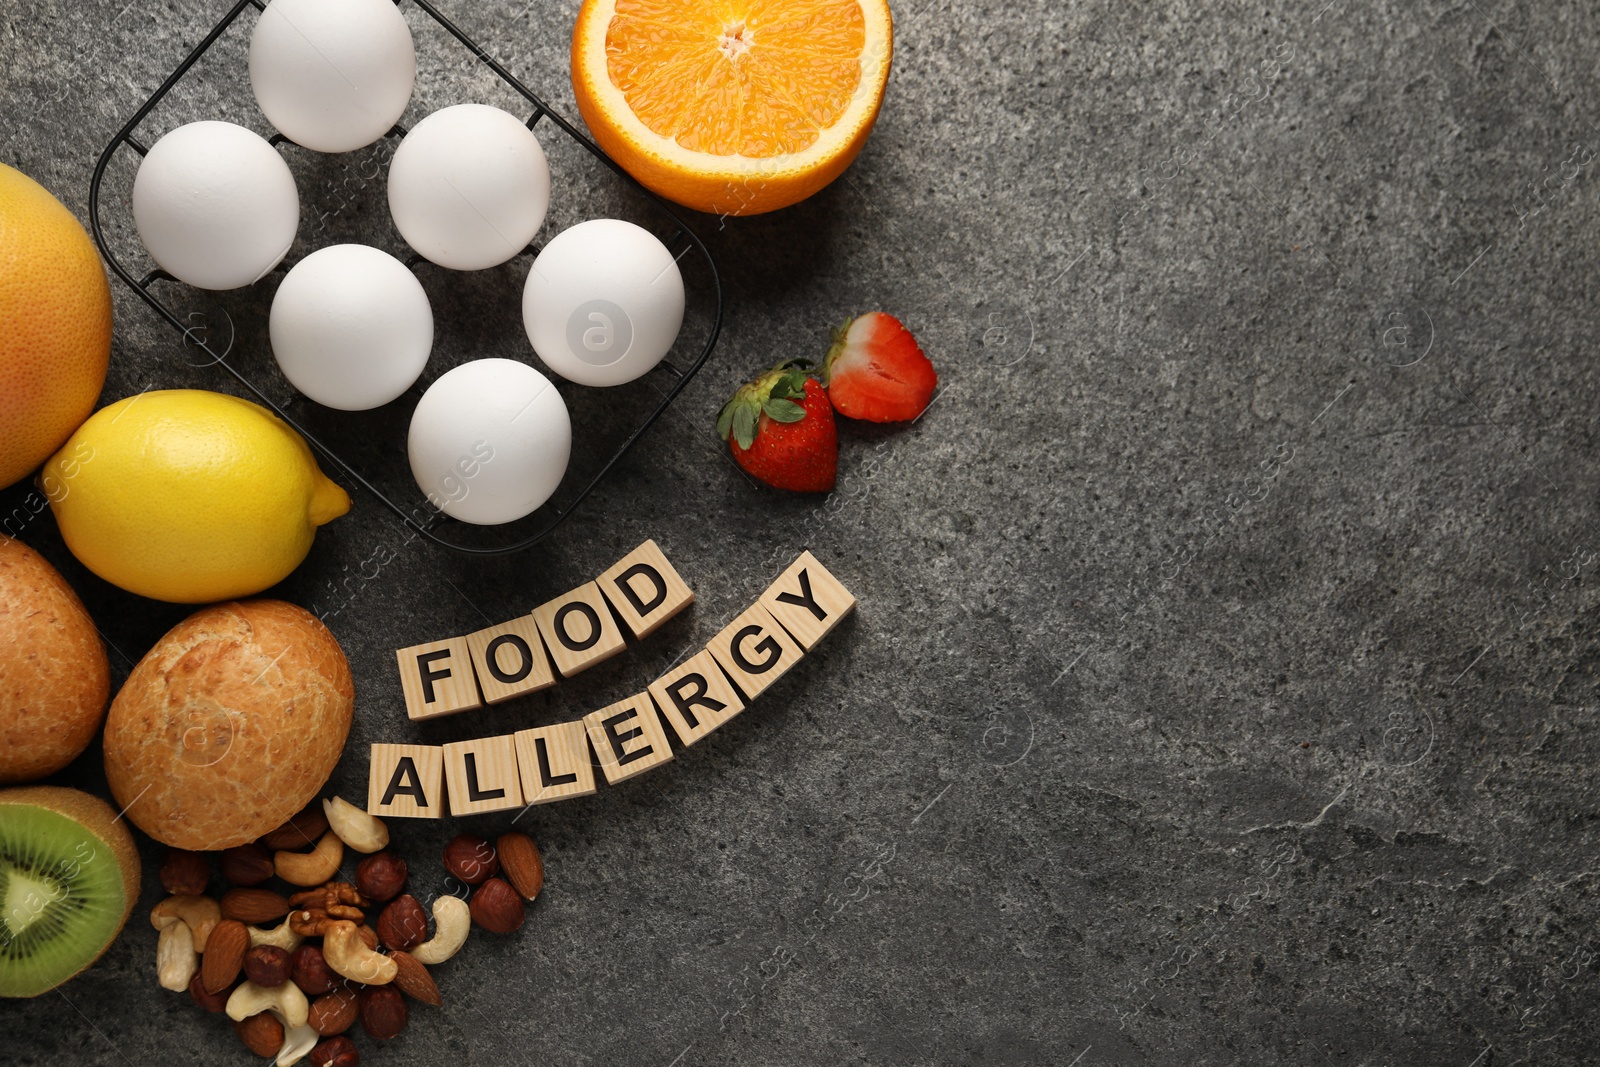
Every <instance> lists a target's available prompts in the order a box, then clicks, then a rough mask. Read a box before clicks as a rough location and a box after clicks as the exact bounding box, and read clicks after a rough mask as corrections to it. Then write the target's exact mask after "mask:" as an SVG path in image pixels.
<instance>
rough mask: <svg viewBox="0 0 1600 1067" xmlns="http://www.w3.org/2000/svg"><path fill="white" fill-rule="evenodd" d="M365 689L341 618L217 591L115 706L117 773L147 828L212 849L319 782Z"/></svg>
mask: <svg viewBox="0 0 1600 1067" xmlns="http://www.w3.org/2000/svg"><path fill="white" fill-rule="evenodd" d="M354 703H355V689H354V687H353V686H352V684H351V681H350V664H349V663H348V662H347V661H346V660H345V657H344V652H343V651H341V650H340V648H339V643H338V642H337V641H335V640H334V637H333V634H331V633H329V632H328V628H327V627H326V626H324V625H322V623H321V622H320V621H318V620H317V618H316V617H315V616H313V615H312V614H311V613H310V612H308V611H305V610H304V609H302V608H298V607H295V606H294V605H293V604H286V603H284V602H283V601H281V600H246V601H242V602H234V603H227V604H217V605H215V606H213V607H209V608H205V609H204V610H202V611H198V612H196V613H195V614H193V615H191V616H189V617H188V618H187V619H185V620H184V621H183V622H180V623H179V624H178V625H177V626H175V627H173V628H172V629H171V630H170V631H169V632H168V633H167V635H166V636H165V637H163V638H162V639H161V640H160V641H158V642H157V643H156V646H155V647H154V648H152V649H151V650H150V651H149V652H148V653H147V654H146V655H145V657H144V659H142V660H140V661H139V664H138V666H136V667H135V668H134V669H133V673H132V674H131V675H129V676H128V681H127V683H126V684H125V685H124V686H123V687H122V691H121V692H119V693H118V694H117V697H116V699H115V700H113V701H112V702H111V713H110V715H109V716H107V718H106V739H105V752H106V777H107V778H108V779H109V780H110V783H111V792H112V794H113V795H114V796H115V797H116V798H117V803H118V804H119V805H123V806H125V807H126V808H127V814H128V818H129V819H130V820H132V822H133V823H134V825H136V826H138V827H139V828H140V829H141V830H143V831H144V832H145V833H147V834H149V835H150V836H151V837H153V838H155V839H156V840H157V841H160V842H162V843H164V844H168V845H172V846H174V847H176V848H187V849H194V850H196V851H202V852H204V851H212V850H215V849H223V848H231V847H232V846H234V845H242V844H244V843H245V842H247V841H254V840H255V839H256V838H258V837H260V836H261V835H262V834H265V833H267V832H268V831H271V830H274V829H276V828H277V827H278V826H280V825H282V824H283V823H285V822H287V821H288V820H289V818H290V817H292V816H293V815H294V814H295V813H296V812H298V811H299V810H300V809H301V808H303V807H305V806H306V804H307V803H308V802H309V801H310V800H311V799H312V798H313V797H315V796H316V795H317V792H318V791H319V790H320V789H321V788H322V785H323V783H324V782H326V781H327V779H328V775H329V774H330V773H332V771H333V768H334V765H335V764H337V763H338V762H339V754H340V752H342V751H343V750H344V742H345V737H346V736H347V735H348V734H349V732H350V715H351V711H352V709H353V707H354Z"/></svg>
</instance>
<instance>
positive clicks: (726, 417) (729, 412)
mask: <svg viewBox="0 0 1600 1067" xmlns="http://www.w3.org/2000/svg"><path fill="white" fill-rule="evenodd" d="M732 428H733V404H731V403H729V404H725V405H724V406H723V408H722V413H721V414H720V415H718V416H717V440H719V441H726V440H727V439H728V431H729V430H731V429H732Z"/></svg>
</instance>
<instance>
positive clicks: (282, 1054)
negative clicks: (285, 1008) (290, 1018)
mask: <svg viewBox="0 0 1600 1067" xmlns="http://www.w3.org/2000/svg"><path fill="white" fill-rule="evenodd" d="M272 1014H274V1015H276V1016H278V1021H279V1022H281V1023H283V1048H281V1049H279V1050H278V1058H277V1060H275V1061H274V1064H275V1067H290V1065H291V1064H295V1063H299V1062H300V1061H301V1060H302V1059H304V1058H305V1055H306V1053H308V1052H310V1051H311V1050H312V1049H313V1048H315V1047H316V1045H317V1042H318V1041H321V1040H322V1035H321V1034H319V1033H317V1032H316V1031H315V1030H313V1029H311V1024H309V1023H301V1024H300V1025H299V1026H290V1025H289V1023H288V1022H287V1021H285V1020H284V1017H283V1014H282V1013H281V1012H276V1011H275V1012H273V1013H272Z"/></svg>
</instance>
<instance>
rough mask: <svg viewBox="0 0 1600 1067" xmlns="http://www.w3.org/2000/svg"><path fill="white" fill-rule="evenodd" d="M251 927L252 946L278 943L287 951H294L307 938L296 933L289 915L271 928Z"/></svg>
mask: <svg viewBox="0 0 1600 1067" xmlns="http://www.w3.org/2000/svg"><path fill="white" fill-rule="evenodd" d="M249 929H250V947H251V948H255V947H256V946H257V945H276V946H277V947H278V948H281V949H283V951H285V952H293V951H294V950H295V949H297V948H299V947H300V942H301V941H304V940H305V938H303V937H301V936H300V935H299V934H297V933H295V932H294V930H293V929H291V928H290V926H289V916H287V915H285V916H284V917H283V922H282V923H281V924H280V925H278V926H274V927H273V928H272V929H270V930H263V929H261V928H260V927H259V926H252V927H250V928H249Z"/></svg>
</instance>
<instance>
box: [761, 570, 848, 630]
mask: <svg viewBox="0 0 1600 1067" xmlns="http://www.w3.org/2000/svg"><path fill="white" fill-rule="evenodd" d="M761 606H762V607H764V608H766V609H767V610H768V611H770V612H772V617H773V618H774V619H777V620H778V622H779V623H781V624H782V625H783V628H784V629H785V630H788V631H789V633H790V634H791V635H793V637H794V639H795V640H796V641H798V642H800V647H801V648H803V649H805V650H806V651H807V652H810V651H811V650H812V649H813V648H815V647H816V644H817V642H818V641H821V640H822V639H823V638H824V637H826V636H828V631H829V630H832V629H833V628H834V627H835V626H837V625H839V620H840V619H842V618H844V617H845V616H846V615H848V614H850V609H851V608H853V607H855V606H856V598H855V597H853V596H851V595H850V590H848V589H846V588H845V587H844V586H842V585H840V584H839V581H838V579H836V578H834V576H833V575H831V574H829V573H828V569H827V568H826V567H824V566H823V565H822V564H820V563H818V562H817V557H815V556H813V555H812V554H811V553H810V552H802V553H800V558H799V559H797V560H795V561H794V562H793V563H791V564H789V569H788V570H786V571H784V572H783V573H782V574H781V575H779V576H778V580H777V581H775V582H773V583H772V587H771V588H769V589H768V590H767V591H766V592H765V593H762V594H761Z"/></svg>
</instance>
